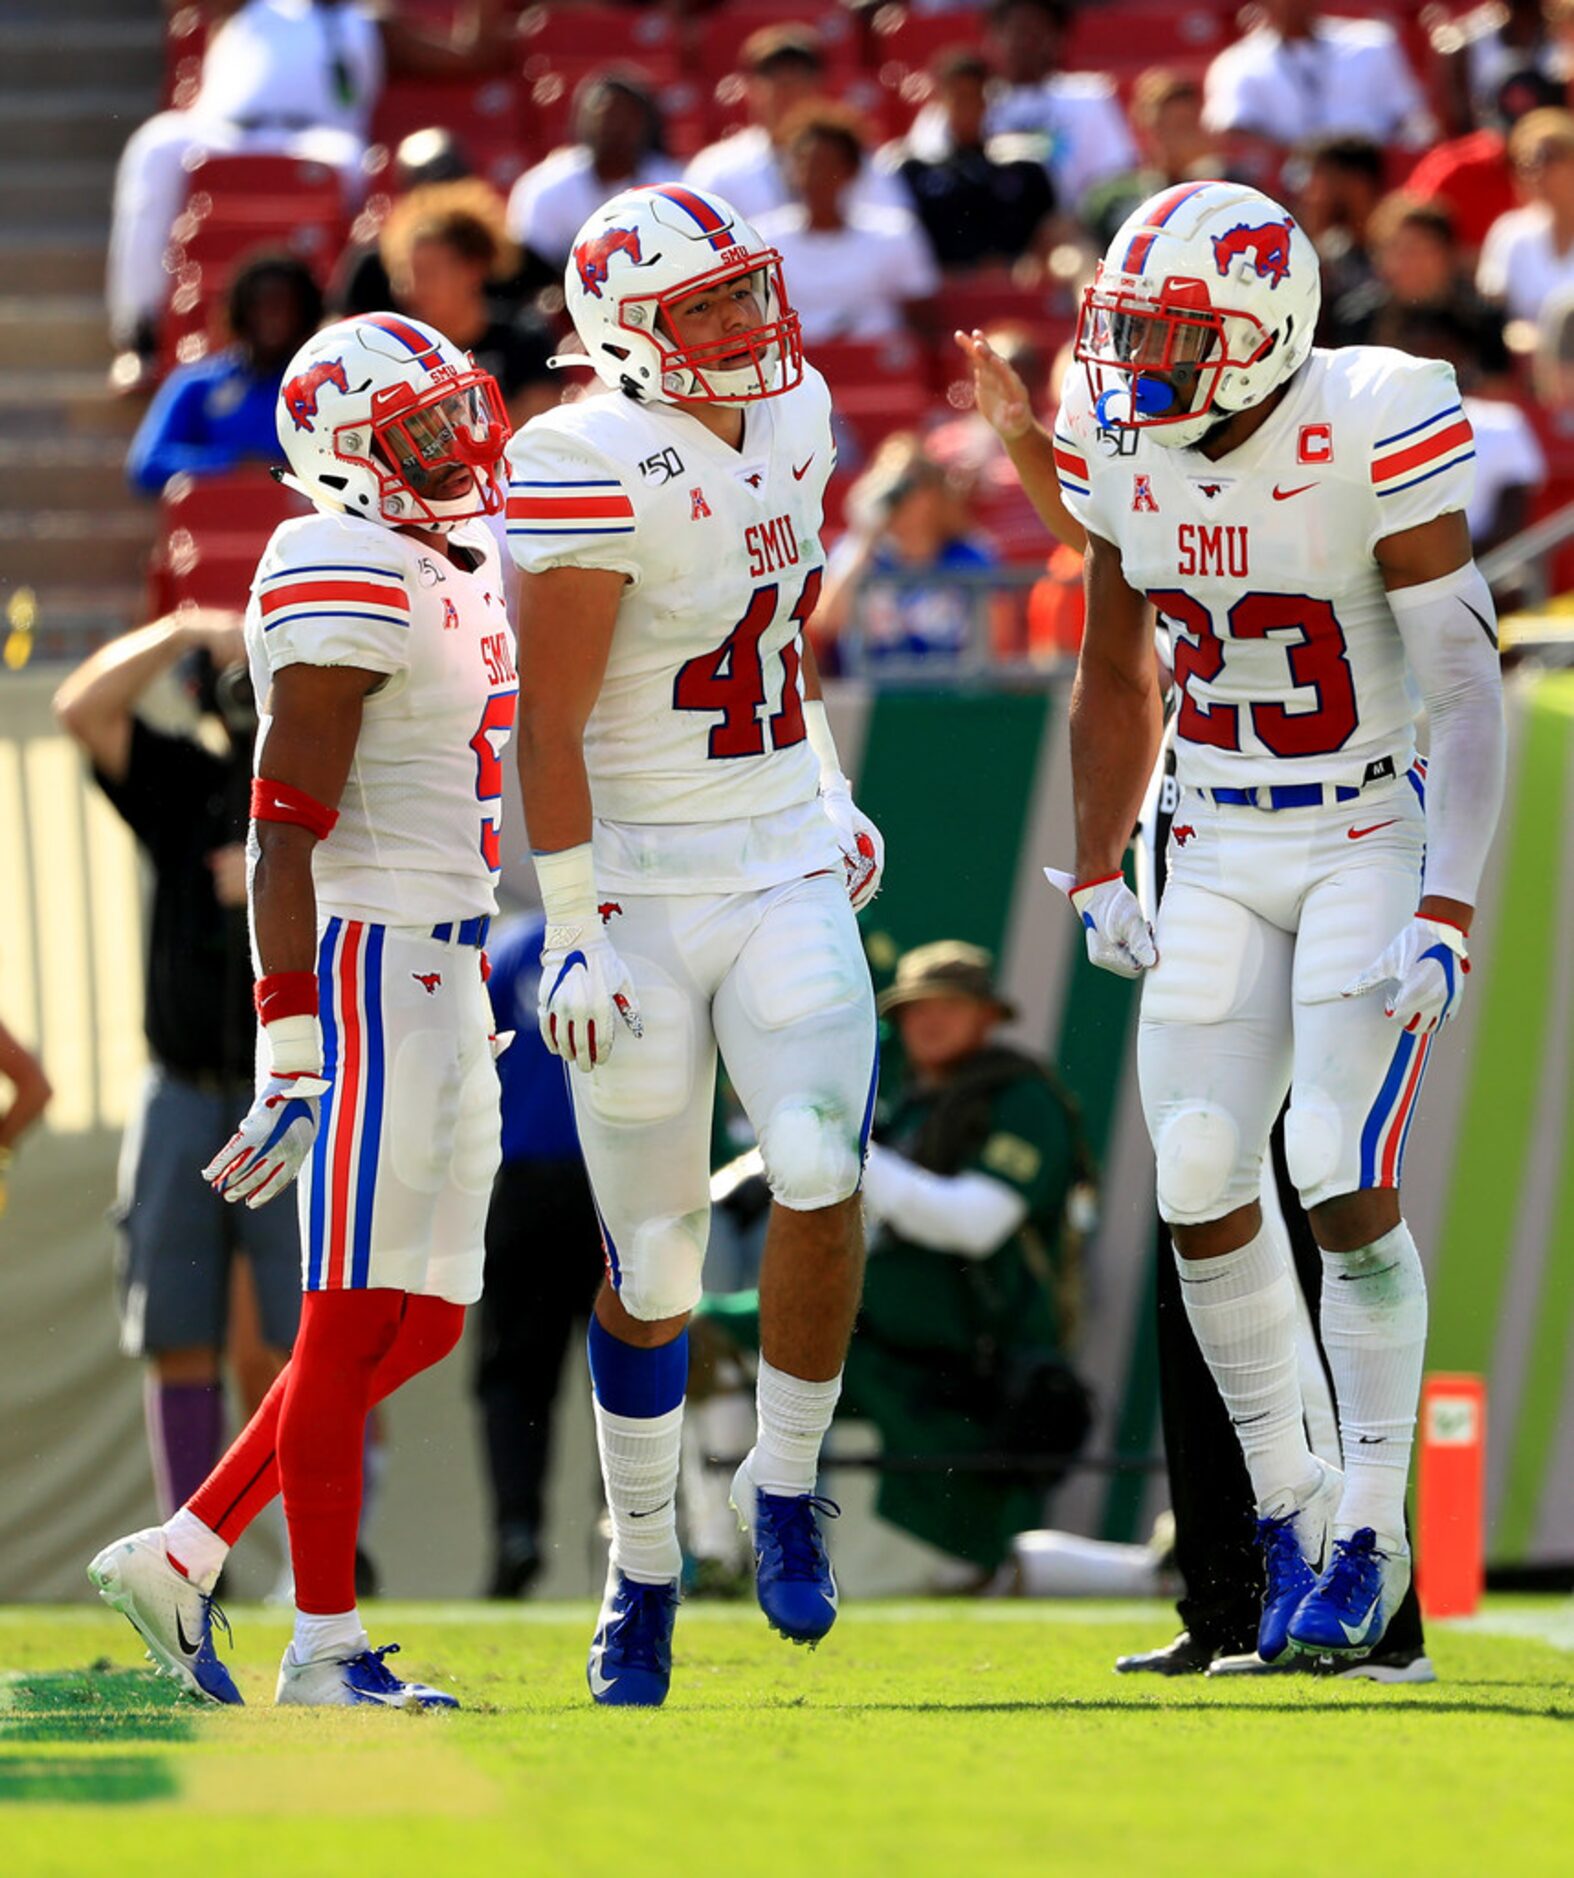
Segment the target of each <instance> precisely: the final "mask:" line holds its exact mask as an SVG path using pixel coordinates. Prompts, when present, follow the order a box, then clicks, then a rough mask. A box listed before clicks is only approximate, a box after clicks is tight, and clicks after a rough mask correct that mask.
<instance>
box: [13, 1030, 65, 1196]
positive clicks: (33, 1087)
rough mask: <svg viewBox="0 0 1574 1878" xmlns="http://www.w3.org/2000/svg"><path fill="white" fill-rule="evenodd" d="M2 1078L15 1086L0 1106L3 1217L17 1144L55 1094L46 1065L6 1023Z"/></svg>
mask: <svg viewBox="0 0 1574 1878" xmlns="http://www.w3.org/2000/svg"><path fill="white" fill-rule="evenodd" d="M0 1081H4V1082H8V1083H9V1084H10V1085H11V1099H10V1101H9V1102H8V1103H7V1104H6V1105H5V1107H4V1109H0V1217H3V1215H4V1213H5V1207H6V1181H7V1177H8V1176H9V1174H10V1172H11V1163H12V1161H13V1160H14V1159H15V1158H16V1144H17V1143H18V1142H19V1141H20V1140H21V1139H22V1137H23V1135H25V1134H26V1133H27V1131H28V1129H29V1128H31V1127H32V1126H33V1124H34V1122H36V1121H37V1120H38V1118H39V1117H40V1116H41V1115H42V1114H43V1112H44V1110H45V1109H46V1108H48V1106H49V1102H50V1098H51V1097H52V1096H53V1095H54V1090H53V1089H51V1088H50V1086H49V1078H48V1077H47V1076H46V1075H45V1074H44V1066H43V1064H42V1063H40V1062H39V1060H38V1058H37V1057H36V1056H34V1054H33V1053H32V1051H31V1050H29V1049H28V1047H27V1045H26V1044H25V1043H23V1042H21V1041H20V1039H19V1038H16V1037H13V1036H12V1034H11V1032H10V1031H9V1030H7V1029H6V1027H5V1025H4V1024H0Z"/></svg>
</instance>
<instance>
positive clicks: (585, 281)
mask: <svg viewBox="0 0 1574 1878" xmlns="http://www.w3.org/2000/svg"><path fill="white" fill-rule="evenodd" d="M615 254H626V255H627V256H628V258H629V260H630V261H632V262H633V264H634V265H635V266H636V267H638V266H639V265H640V263H641V255H640V251H639V230H638V229H637V228H606V229H603V230H602V232H601V233H600V234H599V235H592V236H591V238H590V239H589V241H582V242H581V243H580V244H579V246H578V247H577V248H576V249H575V250H574V265H575V267H577V268H578V269H579V278H580V284H581V285H582V286H583V287H584V289H585V292H586V293H588V294H590V295H592V296H593V297H594V298H595V299H597V300H599V299H600V298H601V289H602V286H603V284H604V283H605V281H606V279H607V270H608V268H609V267H610V266H611V265H612V257H613V255H615Z"/></svg>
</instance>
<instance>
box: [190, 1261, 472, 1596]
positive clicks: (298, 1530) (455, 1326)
mask: <svg viewBox="0 0 1574 1878" xmlns="http://www.w3.org/2000/svg"><path fill="white" fill-rule="evenodd" d="M464 1322H465V1311H464V1306H463V1305H462V1304H450V1303H449V1302H448V1301H447V1300H446V1299H444V1298H427V1297H416V1296H413V1295H412V1294H411V1293H409V1292H407V1291H386V1290H377V1291H308V1292H307V1293H306V1295H305V1296H304V1297H303V1298H302V1300H301V1327H300V1332H299V1334H298V1335H297V1337H296V1339H295V1349H294V1352H293V1354H292V1355H291V1357H290V1360H289V1362H288V1363H287V1364H286V1365H285V1366H284V1368H283V1369H282V1370H280V1372H279V1374H278V1376H277V1377H276V1378H275V1379H274V1383H273V1387H272V1388H271V1389H270V1390H269V1391H268V1393H267V1395H266V1396H265V1397H264V1398H263V1401H262V1406H261V1407H260V1408H259V1409H258V1410H257V1412H256V1414H255V1415H253V1416H252V1418H251V1420H250V1421H249V1422H248V1423H247V1424H246V1427H245V1428H244V1429H243V1430H242V1431H241V1433H240V1435H239V1436H238V1437H237V1438H236V1440H235V1442H234V1443H233V1445H232V1446H231V1447H230V1449H229V1452H228V1453H227V1454H226V1455H225V1456H224V1458H223V1460H221V1461H220V1462H219V1464H218V1466H217V1467H215V1468H214V1470H213V1472H212V1473H211V1474H209V1476H208V1477H207V1479H206V1480H205V1481H204V1482H203V1483H202V1485H201V1486H200V1487H199V1488H198V1489H197V1491H196V1492H195V1493H194V1494H193V1495H192V1497H191V1499H190V1501H189V1502H188V1506H189V1509H190V1511H191V1512H192V1513H193V1514H195V1516H196V1517H197V1518H198V1519H200V1520H201V1521H202V1523H203V1525H205V1526H207V1527H209V1528H210V1529H211V1530H212V1531H214V1532H216V1533H217V1534H218V1535H219V1537H220V1538H221V1539H223V1540H224V1542H225V1543H226V1544H227V1545H233V1544H234V1543H235V1541H236V1540H237V1539H238V1538H239V1537H240V1535H241V1534H242V1533H243V1532H244V1531H245V1530H246V1528H247V1527H248V1526H249V1525H250V1524H251V1522H252V1521H253V1520H254V1519H255V1518H256V1517H257V1515H258V1514H259V1513H260V1512H261V1511H262V1509H263V1508H264V1507H265V1506H266V1505H267V1504H268V1502H269V1501H270V1500H271V1499H272V1498H273V1496H274V1495H275V1494H276V1493H277V1492H278V1491H279V1489H280V1485H281V1482H282V1485H283V1489H284V1516H285V1519H286V1521H287V1522H288V1525H289V1529H290V1559H291V1562H292V1564H293V1565H294V1568H295V1602H296V1606H297V1608H298V1609H300V1610H302V1611H307V1612H310V1613H312V1614H313V1615H317V1616H331V1615H335V1614H337V1613H339V1612H342V1611H348V1610H350V1609H352V1608H353V1607H354V1604H355V1534H356V1528H357V1527H358V1525H359V1523H360V1517H361V1456H362V1449H363V1444H364V1441H365V1435H366V1416H367V1411H368V1410H369V1409H370V1408H371V1407H372V1405H373V1403H376V1402H381V1401H382V1400H383V1398H384V1397H385V1396H390V1395H392V1394H393V1392H394V1390H395V1389H397V1388H398V1387H399V1386H400V1384H401V1383H405V1382H408V1381H409V1380H410V1378H411V1377H412V1376H416V1375H419V1374H420V1372H421V1371H422V1370H423V1369H430V1368H431V1366H432V1365H433V1364H434V1363H440V1362H441V1361H442V1359H443V1358H444V1357H445V1356H446V1355H447V1354H448V1352H449V1351H450V1350H451V1349H452V1348H453V1347H454V1345H455V1344H456V1343H457V1342H458V1341H459V1335H460V1332H461V1331H462V1330H463V1329H464Z"/></svg>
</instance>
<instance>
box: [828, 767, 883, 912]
mask: <svg viewBox="0 0 1574 1878" xmlns="http://www.w3.org/2000/svg"><path fill="white" fill-rule="evenodd" d="M820 800H821V801H822V802H823V803H824V804H825V812H826V814H827V815H828V816H830V818H831V826H832V828H834V829H835V830H836V842H837V846H838V847H839V848H840V849H841V851H842V866H843V867H844V868H845V869H846V870H847V897H848V899H849V900H850V901H851V902H852V908H853V911H854V912H855V913H861V912H862V911H863V910H864V908H865V907H866V906H867V905H868V904H869V902H870V901H871V900H872V899H873V898H874V897H875V895H876V894H877V893H878V892H879V891H880V876H881V875H882V874H883V873H884V872H885V836H884V835H882V834H881V833H880V831H879V829H878V828H876V827H875V825H874V823H873V822H872V821H870V819H869V817H868V816H867V815H865V814H864V812H863V810H862V809H861V808H859V807H858V805H857V804H856V803H855V802H854V801H853V794H852V790H851V789H849V788H848V786H847V782H846V779H845V778H843V779H842V781H841V785H840V787H837V786H836V785H834V784H833V785H832V787H831V788H829V789H826V788H822V789H821V791H820Z"/></svg>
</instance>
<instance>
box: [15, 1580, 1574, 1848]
mask: <svg viewBox="0 0 1574 1878" xmlns="http://www.w3.org/2000/svg"><path fill="white" fill-rule="evenodd" d="M368 1614H369V1617H370V1622H371V1627H372V1630H373V1633H374V1641H377V1642H383V1641H388V1640H393V1639H397V1640H398V1641H399V1642H400V1643H401V1644H402V1645H403V1646H404V1654H403V1655H402V1656H400V1657H399V1658H398V1659H396V1666H397V1667H399V1668H401V1669H403V1668H408V1669H409V1670H410V1671H411V1672H412V1673H414V1674H418V1675H420V1676H423V1677H428V1678H430V1679H431V1680H432V1681H434V1682H436V1683H438V1684H439V1685H442V1686H446V1687H449V1688H452V1689H453V1690H455V1691H456V1692H457V1693H459V1694H460V1695H461V1696H462V1698H463V1700H464V1702H465V1705H466V1706H465V1709H464V1711H463V1712H462V1713H460V1714H448V1715H409V1714H390V1713H387V1712H383V1711H378V1712H369V1711H366V1710H351V1711H345V1710H298V1709H297V1710H289V1709H286V1710H278V1711H276V1710H275V1709H274V1708H273V1707H272V1692H273V1675H274V1671H275V1669H276V1666H277V1662H278V1656H279V1652H280V1650H281V1648H282V1646H283V1644H284V1641H285V1637H286V1625H285V1620H284V1619H283V1618H282V1617H281V1616H280V1615H279V1614H278V1613H277V1612H273V1611H260V1610H243V1611H237V1612H235V1613H233V1616H234V1617H235V1620H236V1621H235V1633H236V1649H235V1652H234V1655H233V1656H232V1657H231V1658H230V1661H231V1662H232V1663H233V1665H234V1668H235V1672H236V1675H237V1677H238V1680H239V1682H240V1686H241V1688H242V1690H243V1692H244V1694H245V1696H246V1698H247V1701H248V1703H249V1704H250V1706H248V1707H246V1708H244V1709H222V1710H221V1709H213V1708H205V1707H199V1706H197V1705H195V1704H193V1703H191V1702H189V1701H184V1700H177V1699H175V1698H173V1697H172V1696H171V1694H170V1693H169V1685H168V1684H164V1683H158V1682H155V1681H154V1680H153V1678H152V1676H151V1674H149V1673H147V1672H145V1671H143V1670H141V1669H139V1668H138V1667H137V1665H138V1664H139V1663H140V1660H141V1657H140V1650H139V1648H138V1646H137V1642H136V1639H135V1637H134V1636H133V1634H132V1632H131V1631H130V1629H129V1628H128V1627H127V1626H126V1624H125V1623H124V1622H123V1621H122V1620H121V1619H120V1618H118V1617H115V1616H114V1615H112V1614H111V1613H109V1612H101V1611H97V1610H93V1609H88V1608H82V1609H76V1608H72V1609H69V1610H65V1609H58V1608H48V1609H46V1608H32V1609H29V1608H25V1607H10V1608H7V1609H3V1610H0V1670H3V1671H4V1672H5V1680H4V1681H3V1682H0V1874H3V1878H38V1875H41V1874H45V1873H56V1872H58V1873H62V1874H71V1878H83V1875H86V1878H133V1875H134V1874H141V1873H157V1874H159V1878H186V1875H187V1874H193V1875H195V1874H201V1878H253V1874H256V1875H257V1878H263V1875H264V1874H266V1878H315V1874H317V1873H333V1874H336V1875H338V1874H343V1875H344V1878H350V1875H351V1874H360V1873H376V1874H378V1878H382V1874H405V1873H421V1874H423V1875H430V1878H451V1875H462V1878H468V1875H469V1874H472V1873H474V1874H488V1875H489V1878H490V1875H492V1874H496V1878H516V1874H525V1873H546V1874H551V1875H552V1878H576V1875H577V1874H582V1873H583V1874H596V1875H597V1878H601V1875H602V1874H605V1875H606V1878H665V1875H666V1874H669V1873H671V1874H679V1873H681V1874H684V1875H685V1878H708V1875H709V1874H710V1873H713V1872H714V1873H721V1872H729V1873H730V1872H736V1873H770V1874H778V1873H779V1874H791V1878H822V1875H823V1874H842V1873H848V1874H854V1873H856V1874H860V1878H862V1875H863V1874H869V1875H870V1878H908V1874H912V1873H930V1872H934V1873H945V1874H948V1875H954V1878H974V1875H975V1874H985V1875H987V1874H993V1873H1006V1872H1009V1873H1016V1872H1022V1873H1033V1874H1035V1875H1036V1878H1048V1875H1049V1874H1060V1873H1081V1872H1098V1873H1109V1874H1121V1875H1122V1878H1124V1874H1127V1873H1134V1874H1145V1873H1156V1872H1166V1873H1167V1872H1184V1873H1188V1874H1190V1873H1197V1874H1200V1875H1205V1878H1214V1875H1215V1874H1221V1875H1222V1874H1236V1873H1240V1874H1250V1875H1251V1878H1257V1875H1258V1874H1263V1875H1264V1878H1267V1875H1272V1878H1279V1875H1280V1874H1286V1875H1288V1874H1298V1873H1320V1874H1321V1873H1327V1874H1335V1875H1336V1878H1347V1875H1348V1878H1378V1875H1381V1878H1390V1875H1392V1874H1411V1873H1415V1874H1427V1875H1428V1878H1432V1875H1434V1874H1444V1873H1461V1874H1465V1873H1468V1874H1472V1875H1474V1874H1482V1875H1483V1878H1496V1875H1497V1874H1505V1875H1512V1878H1523V1875H1524V1874H1536V1873H1542V1872H1546V1873H1553V1872H1557V1873H1560V1874H1567V1873H1570V1872H1574V1610H1571V1607H1570V1605H1569V1603H1568V1602H1567V1600H1563V1601H1556V1600H1545V1601H1534V1600H1528V1599H1516V1600H1497V1601H1495V1602H1491V1603H1489V1605H1488V1607H1487V1609H1486V1612H1485V1613H1484V1615H1483V1617H1482V1618H1481V1619H1479V1620H1475V1622H1474V1623H1473V1624H1472V1625H1468V1626H1447V1627H1445V1626H1439V1627H1437V1628H1436V1630H1435V1633H1434V1636H1433V1638H1432V1653H1433V1656H1434V1658H1435V1661H1436V1663H1437V1667H1438V1670H1439V1673H1440V1676H1441V1680H1440V1681H1439V1682H1438V1683H1437V1684H1436V1685H1435V1686H1432V1687H1424V1688H1412V1687H1398V1688H1375V1687H1373V1686H1371V1685H1369V1684H1355V1683H1342V1682H1328V1681H1325V1680H1321V1679H1314V1678H1312V1677H1309V1676H1286V1677H1275V1678H1271V1679H1263V1680H1234V1681H1230V1682H1224V1683H1221V1682H1217V1681H1215V1682H1211V1683H1210V1682H1207V1681H1204V1680H1202V1679H1200V1678H1196V1677H1187V1678H1185V1679H1178V1680H1166V1679H1156V1678H1147V1677H1142V1678H1128V1677H1118V1676H1115V1675H1114V1674H1112V1673H1111V1663H1112V1660H1113V1658H1114V1656H1115V1655H1116V1653H1117V1652H1118V1651H1119V1650H1122V1649H1126V1648H1130V1647H1134V1646H1143V1645H1150V1644H1154V1643H1157V1642H1160V1641H1162V1640H1163V1639H1164V1637H1165V1636H1166V1635H1167V1634H1168V1631H1167V1623H1168V1622H1169V1621H1170V1620H1168V1619H1167V1616H1166V1613H1165V1611H1164V1610H1163V1609H1162V1608H1161V1607H1159V1606H1156V1605H1125V1606H1111V1605H1092V1606H1075V1605H1072V1606H1067V1605H1022V1604H1009V1603H998V1604H959V1603H954V1602H951V1603H928V1604H902V1605H889V1604H887V1605H881V1604H865V1605H858V1604H854V1605H851V1606H849V1607H848V1608H847V1609H846V1610H845V1611H844V1613H843V1616H842V1620H841V1622H840V1623H839V1624H838V1626H837V1628H836V1631H835V1632H834V1634H833V1635H832V1637H831V1638H830V1640H829V1641H828V1642H827V1643H826V1644H825V1645H823V1646H822V1647H821V1648H820V1649H819V1650H818V1651H816V1652H813V1653H810V1652H808V1651H806V1650H798V1649H793V1648H791V1647H789V1646H788V1645H786V1644H784V1643H782V1642H781V1641H780V1640H779V1639H778V1638H776V1637H774V1636H772V1635H771V1634H770V1633H769V1632H768V1631H767V1630H766V1628H765V1625H764V1623H763V1621H762V1620H761V1618H760V1617H759V1615H758V1614H757V1613H756V1612H755V1611H754V1610H753V1609H752V1607H740V1606H736V1605H734V1606H717V1605H697V1604H695V1605H690V1606H688V1607H687V1608H685V1610H684V1611H683V1612H682V1613H681V1614H680V1617H679V1623H678V1675H677V1680H676V1683H675V1686H674V1690H673V1695H672V1699H671V1702H670V1704H669V1706H668V1707H667V1708H666V1709H665V1710H663V1711H661V1712H659V1713H648V1712H627V1711H617V1710H603V1709H597V1708H595V1707H594V1706H592V1704H591V1702H590V1701H589V1699H588V1697H587V1695H586V1692H585V1684H584V1659H585V1645H586V1641H587V1636H588V1632H589V1628H590V1619H591V1612H590V1610H589V1608H588V1607H586V1606H578V1605H573V1606H567V1605H547V1606H540V1605H537V1606H523V1607H502V1606H497V1605H470V1606H466V1605H383V1606H381V1607H371V1608H370V1610H369V1613H368Z"/></svg>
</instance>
